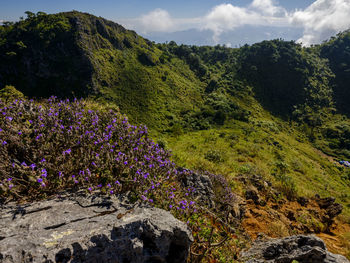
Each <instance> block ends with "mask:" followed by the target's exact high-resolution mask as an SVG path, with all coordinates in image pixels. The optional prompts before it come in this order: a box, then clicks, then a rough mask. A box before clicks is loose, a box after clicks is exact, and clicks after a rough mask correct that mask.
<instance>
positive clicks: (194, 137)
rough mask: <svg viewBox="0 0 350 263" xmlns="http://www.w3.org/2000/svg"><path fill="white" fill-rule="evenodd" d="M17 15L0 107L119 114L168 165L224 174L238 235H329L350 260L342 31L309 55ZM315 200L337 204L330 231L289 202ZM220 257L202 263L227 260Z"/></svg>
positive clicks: (98, 22)
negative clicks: (71, 107)
mask: <svg viewBox="0 0 350 263" xmlns="http://www.w3.org/2000/svg"><path fill="white" fill-rule="evenodd" d="M26 14H27V18H26V19H22V20H20V21H18V22H16V23H9V22H5V23H4V24H3V25H1V26H0V89H2V88H4V89H2V90H1V91H0V96H1V97H2V98H5V100H7V99H9V98H13V97H21V96H22V94H21V93H23V96H26V97H28V98H34V99H41V98H48V97H50V96H52V95H55V96H58V97H59V98H65V99H66V98H74V97H83V98H84V99H86V101H88V103H87V104H89V103H91V101H92V100H93V101H94V103H96V104H97V105H98V106H96V104H93V105H94V107H95V108H96V107H101V108H104V109H110V108H113V109H119V110H120V111H121V113H124V114H126V115H127V116H128V118H129V121H130V123H132V124H146V125H147V126H148V127H149V128H150V134H151V136H152V137H153V138H154V139H155V140H156V141H157V143H158V145H159V147H160V148H162V149H163V148H165V149H171V150H172V151H173V157H172V160H173V161H174V162H176V164H177V165H178V166H181V167H187V168H190V169H194V170H199V171H203V170H206V171H209V172H211V173H213V174H218V173H219V174H222V175H223V176H224V177H225V178H226V179H227V180H228V182H229V183H228V184H229V186H230V187H231V189H233V190H234V192H235V193H237V194H238V195H240V196H241V197H243V198H245V199H247V202H248V204H247V213H246V217H245V218H241V220H242V222H241V223H242V227H243V228H240V230H239V231H243V232H244V233H248V235H249V236H250V237H251V238H255V237H256V235H257V232H259V231H260V232H264V233H267V234H268V235H270V236H284V235H290V234H293V233H317V234H318V235H320V236H322V238H325V239H326V241H327V242H328V243H327V244H328V245H332V242H333V241H332V235H331V234H330V233H329V232H330V231H333V232H332V233H333V234H334V236H336V244H337V246H335V247H334V248H333V251H334V252H338V253H342V254H344V255H347V256H348V257H350V226H349V223H350V195H349V194H348V193H349V189H350V171H349V170H348V168H346V167H344V166H342V165H340V164H339V163H338V161H340V160H344V159H345V160H346V159H348V158H350V120H349V114H350V108H349V105H350V86H349V85H350V31H345V32H343V33H340V34H338V35H337V36H335V37H333V38H331V39H330V40H328V41H326V42H324V43H322V44H320V45H316V46H312V47H303V46H301V45H300V44H298V43H295V42H294V41H284V40H282V39H276V40H271V41H263V42H261V43H256V44H253V45H245V46H243V47H241V48H227V47H224V46H219V45H218V46H189V45H177V44H176V43H175V42H174V41H172V42H169V43H154V42H151V41H149V40H147V39H144V38H142V37H141V36H139V35H137V34H136V33H135V32H134V31H130V30H127V29H125V28H123V27H122V26H120V25H118V24H116V23H114V22H111V21H108V20H106V19H103V18H101V17H96V16H93V15H90V14H86V13H81V12H77V11H72V12H65V13H59V14H50V15H48V14H45V13H42V12H39V13H37V14H34V13H31V12H26ZM11 86H14V87H15V89H14V88H13V87H11ZM5 87H6V88H5ZM45 103H46V102H45ZM46 104H47V103H46ZM46 104H45V105H46ZM59 107H61V106H60V105H59ZM79 111H80V109H79ZM38 112H40V110H38ZM120 118H121V117H120ZM121 120H122V119H121ZM102 133H103V131H101V134H102ZM157 147H158V146H157ZM181 169H182V168H181ZM184 173H185V172H184ZM257 178H258V179H257ZM257 181H259V182H265V184H264V186H261V184H259V183H257ZM267 189H268V190H267ZM250 194H252V195H253V197H254V200H253V199H252V197H251V196H250ZM255 194H256V195H255ZM316 194H317V196H321V197H329V196H333V197H335V198H336V199H337V201H338V202H340V203H341V204H342V207H343V214H342V217H341V218H340V219H339V220H338V221H335V223H334V222H333V221H332V223H334V225H333V228H332V229H330V225H329V224H330V223H329V222H330V221H324V217H322V216H320V215H318V214H317V213H319V214H320V213H321V214H322V213H323V212H322V211H321V210H317V209H319V207H318V206H317V209H316V208H315V207H308V208H306V207H304V205H301V204H299V203H298V202H296V201H297V200H299V201H300V200H304V199H300V198H307V199H310V200H311V201H310V206H313V205H314V204H316V203H317V202H316V201H315V200H318V199H317V198H316V199H315V198H314V196H315V195H316ZM312 198H314V199H312ZM249 200H250V201H249ZM252 200H253V201H254V202H253V201H252ZM315 202H316V203H315ZM306 206H307V205H306ZM314 208H315V209H316V210H315V209H314ZM271 211H273V212H271ZM291 213H292V216H291ZM227 217H229V216H228V215H227ZM255 217H259V220H260V221H259V220H254V218H255ZM226 219H227V218H226ZM226 219H225V220H226ZM331 219H333V218H331ZM227 220H228V219H227ZM225 222H226V221H225ZM227 222H228V221H227ZM275 222H277V223H275ZM270 225H271V228H269V227H267V226H270ZM348 226H349V227H348ZM209 232H210V231H209ZM241 233H242V232H240V234H241ZM207 234H208V233H207ZM237 235H239V234H237ZM204 236H205V235H204ZM218 236H219V235H218ZM242 236H243V235H242ZM235 242H236V241H235ZM334 242H335V241H334ZM199 243H200V242H199ZM232 243H233V242H232ZM232 243H230V244H231V245H232ZM236 243H237V244H238V243H239V242H238V241H237V242H236ZM237 244H236V245H237ZM239 246H240V245H237V246H236V248H237V251H238V250H239V249H238V247H239ZM242 246H243V245H242ZM337 247H341V250H340V251H336V249H337ZM225 249H226V250H224V251H225V252H222V251H221V252H220V250H218V251H216V250H213V252H210V253H213V254H212V255H213V256H212V258H215V257H219V255H220V256H222V257H223V258H225V259H227V258H230V256H228V255H229V254H230V253H229V252H227V251H228V250H227V249H229V248H228V247H226V248H225ZM331 249H332V248H331ZM215 251H216V252H215ZM208 253H209V252H208ZM215 253H217V254H215ZM220 253H223V254H220ZM232 258H233V256H232ZM232 258H230V259H232ZM232 260H233V259H232ZM221 262H225V261H221Z"/></svg>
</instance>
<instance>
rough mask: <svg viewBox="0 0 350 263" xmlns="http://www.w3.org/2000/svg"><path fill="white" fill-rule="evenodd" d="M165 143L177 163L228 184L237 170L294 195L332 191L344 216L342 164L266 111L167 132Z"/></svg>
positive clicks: (329, 193) (346, 198)
mask: <svg viewBox="0 0 350 263" xmlns="http://www.w3.org/2000/svg"><path fill="white" fill-rule="evenodd" d="M166 142H167V144H168V147H169V148H170V149H172V151H173V154H174V156H173V159H174V160H175V161H176V162H177V163H178V164H180V165H182V166H185V167H188V168H191V169H199V170H208V171H211V172H215V173H219V174H223V175H224V176H225V177H226V178H228V180H229V181H230V182H231V183H232V184H233V185H234V184H237V182H236V181H235V180H234V178H235V177H237V176H238V175H240V174H247V175H249V174H259V175H262V176H263V177H264V178H266V179H267V180H270V181H272V182H273V184H274V185H275V186H277V187H278V186H280V187H279V189H280V190H282V192H284V194H285V195H288V191H291V189H290V188H291V187H294V188H295V191H296V194H297V195H298V196H305V197H312V196H314V195H315V194H319V195H320V196H323V197H326V196H334V197H336V199H337V202H340V203H342V204H343V205H344V210H343V214H344V215H345V216H349V215H350V209H349V206H347V205H348V204H349V202H350V198H349V196H348V195H346V193H347V192H348V189H349V185H350V181H349V180H348V179H346V178H348V177H347V174H348V172H349V171H348V169H346V168H343V167H339V166H337V165H336V164H335V163H333V162H331V161H330V160H329V159H328V158H327V157H326V156H325V155H324V154H321V152H320V151H319V150H317V149H316V148H315V147H314V146H313V145H312V144H311V143H310V142H308V139H307V138H306V137H305V136H304V135H303V134H302V132H300V130H299V129H298V127H296V126H293V125H292V126H290V125H288V124H287V123H285V122H283V121H281V120H279V119H276V118H274V117H272V116H270V115H269V114H268V113H266V112H265V114H264V116H260V117H259V116H258V117H255V116H253V117H251V118H250V122H249V123H247V122H242V121H237V120H233V121H230V122H227V123H226V125H225V126H223V127H219V128H216V129H210V130H205V131H194V132H188V133H186V134H183V135H179V136H176V137H174V136H168V137H167V138H166ZM208 157H211V158H208ZM218 160H220V161H218ZM282 186H283V187H282Z"/></svg>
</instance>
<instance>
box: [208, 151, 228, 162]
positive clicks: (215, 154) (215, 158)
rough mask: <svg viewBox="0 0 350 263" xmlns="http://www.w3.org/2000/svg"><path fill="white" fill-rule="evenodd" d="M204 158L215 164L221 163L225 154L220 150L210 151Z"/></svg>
mask: <svg viewBox="0 0 350 263" xmlns="http://www.w3.org/2000/svg"><path fill="white" fill-rule="evenodd" d="M204 158H205V159H207V160H208V161H211V162H213V163H221V162H223V161H224V157H223V153H222V152H220V151H218V150H209V151H208V152H206V153H205V155H204Z"/></svg>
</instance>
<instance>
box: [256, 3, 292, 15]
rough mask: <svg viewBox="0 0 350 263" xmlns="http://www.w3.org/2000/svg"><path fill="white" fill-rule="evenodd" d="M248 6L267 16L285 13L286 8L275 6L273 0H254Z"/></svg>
mask: <svg viewBox="0 0 350 263" xmlns="http://www.w3.org/2000/svg"><path fill="white" fill-rule="evenodd" d="M250 8H252V9H256V10H258V11H260V12H261V13H263V14H265V15H269V16H275V15H280V16H281V15H282V16H285V15H286V10H285V9H284V8H283V7H280V6H277V5H276V3H275V1H272V0H254V1H253V2H252V3H251V5H250Z"/></svg>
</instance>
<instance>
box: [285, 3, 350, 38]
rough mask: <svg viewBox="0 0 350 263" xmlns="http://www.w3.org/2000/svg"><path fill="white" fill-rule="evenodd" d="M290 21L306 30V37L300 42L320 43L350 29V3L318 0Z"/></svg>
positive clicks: (297, 12)
mask: <svg viewBox="0 0 350 263" xmlns="http://www.w3.org/2000/svg"><path fill="white" fill-rule="evenodd" d="M290 21H291V24H292V25H296V26H301V27H303V28H304V35H303V36H302V37H301V38H300V39H299V40H298V41H299V42H302V43H303V45H311V44H316V43H320V42H321V41H323V40H326V39H327V38H329V37H331V36H332V35H335V34H336V33H338V32H340V31H344V30H346V29H349V28H350V1H349V0H316V1H315V2H314V3H313V4H311V5H310V6H309V7H307V8H306V9H305V10H299V11H296V12H294V13H293V14H291V17H290Z"/></svg>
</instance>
